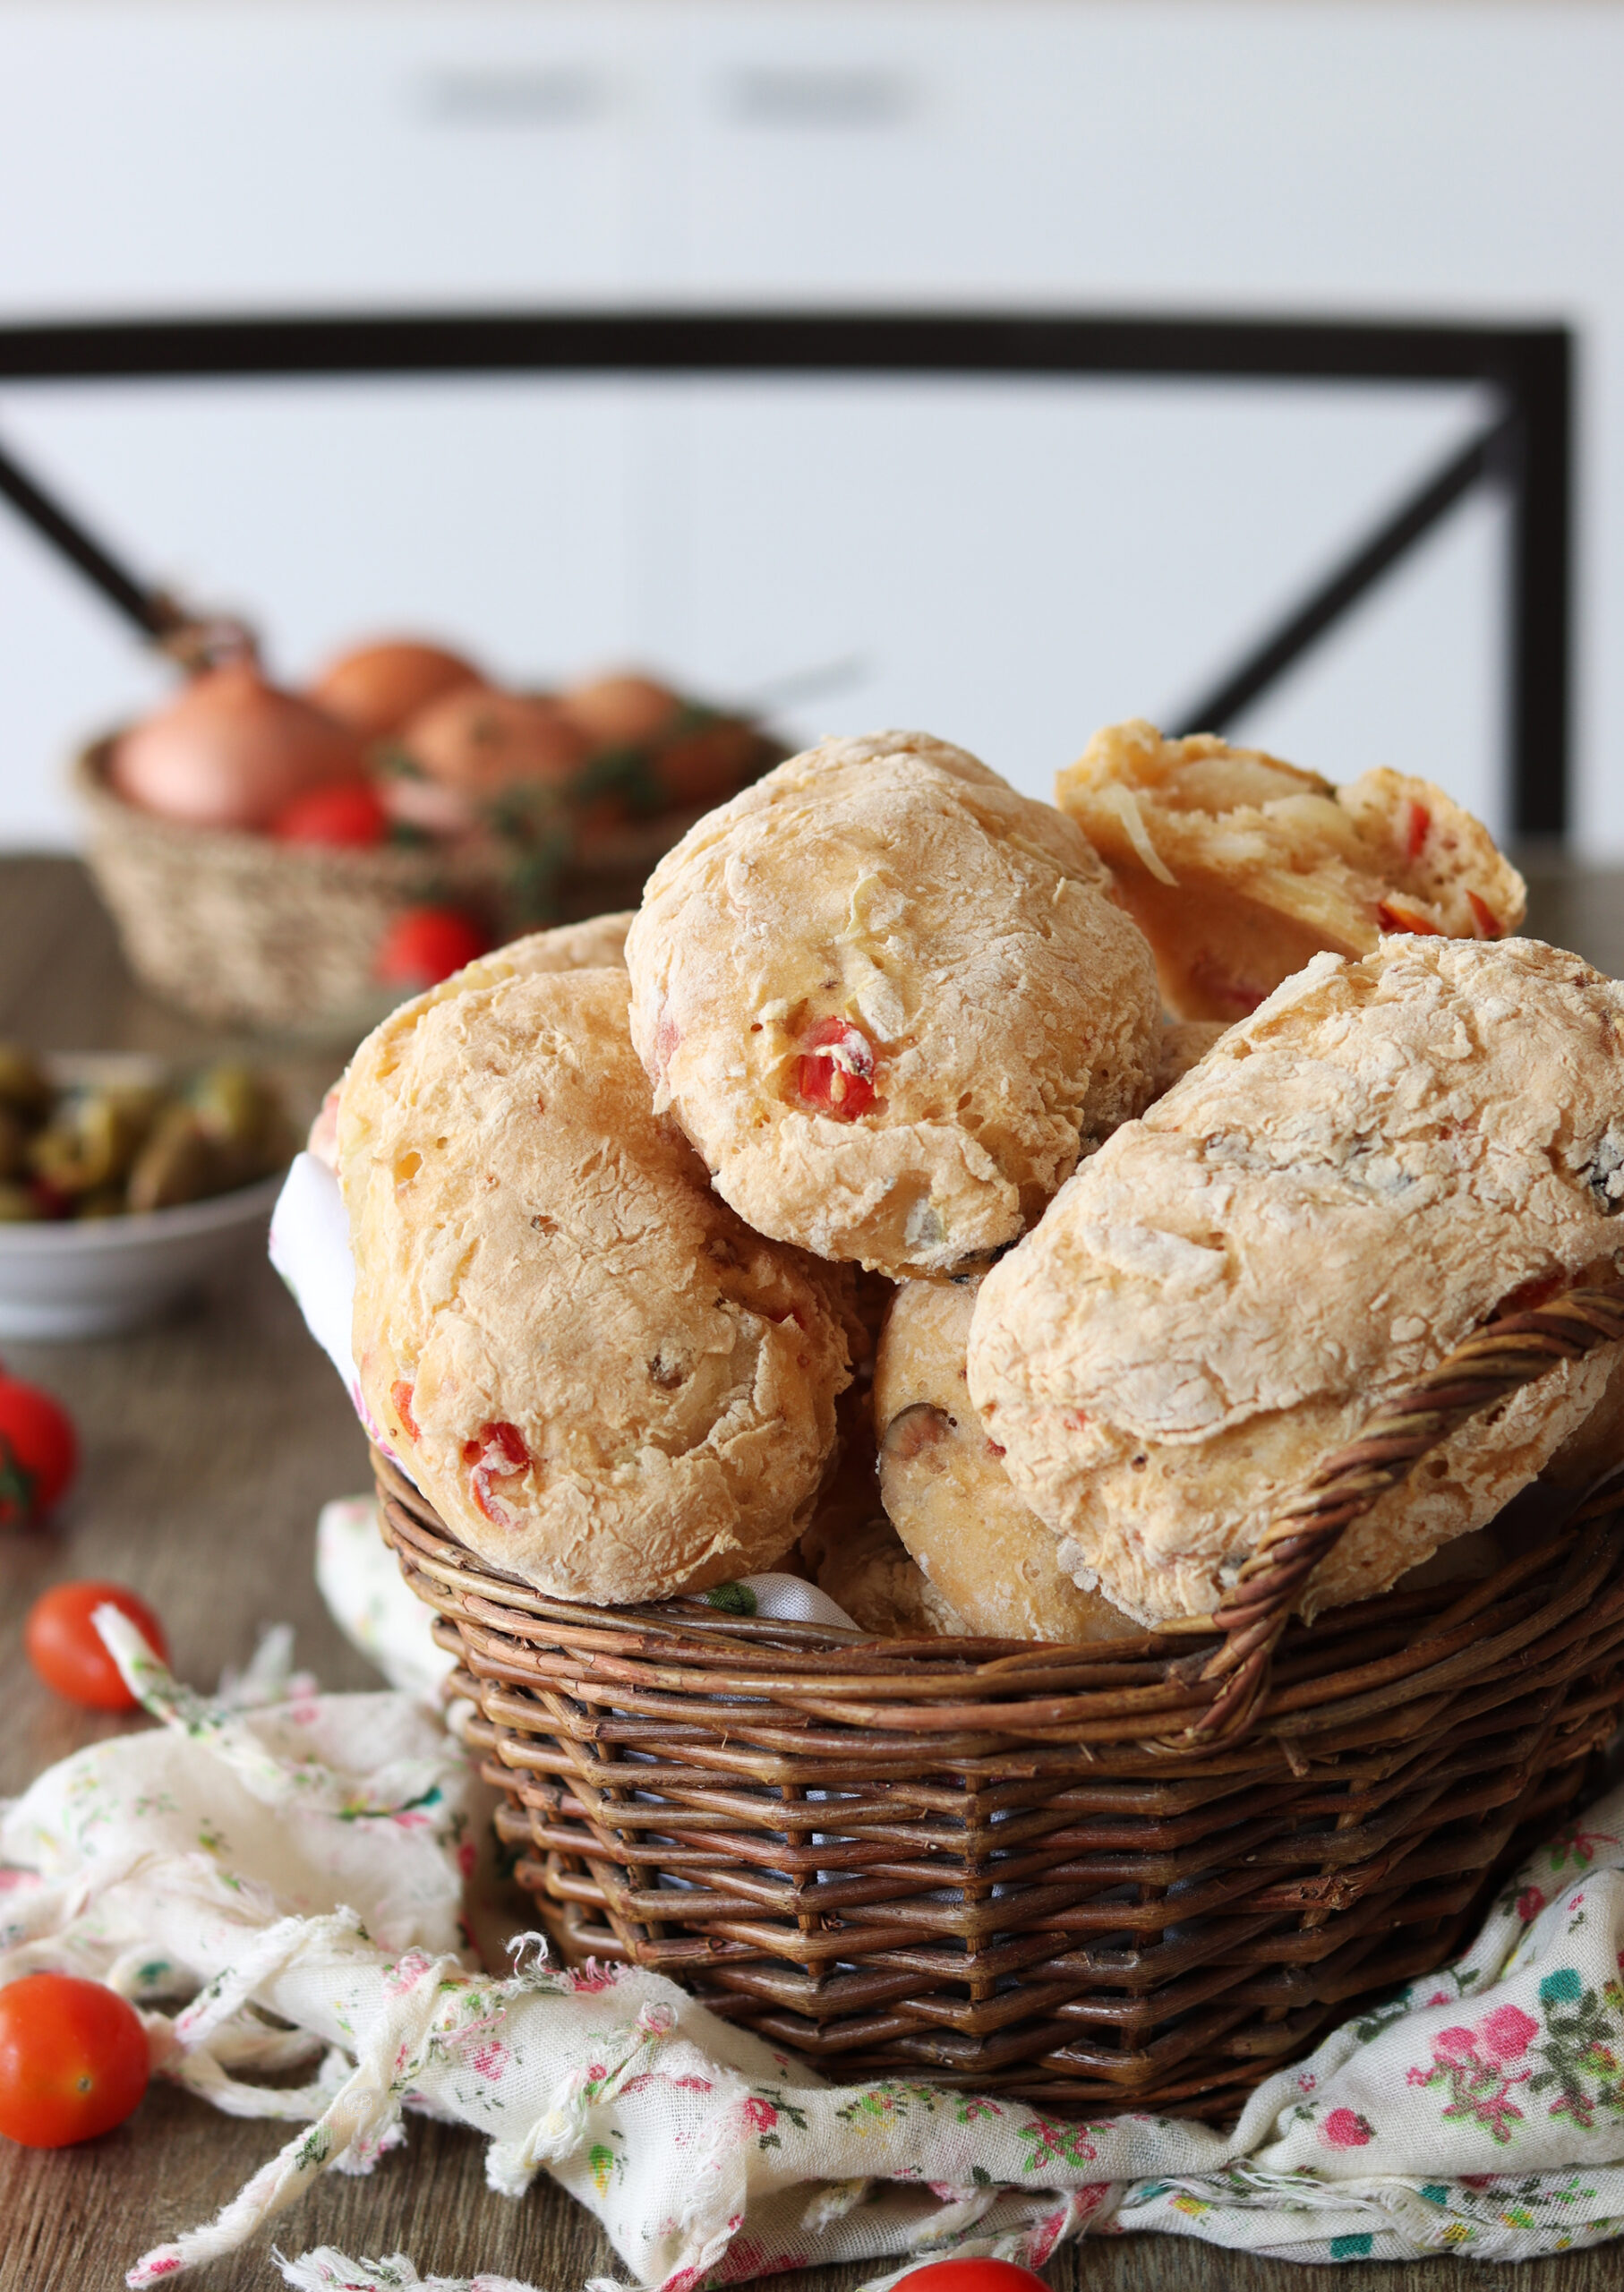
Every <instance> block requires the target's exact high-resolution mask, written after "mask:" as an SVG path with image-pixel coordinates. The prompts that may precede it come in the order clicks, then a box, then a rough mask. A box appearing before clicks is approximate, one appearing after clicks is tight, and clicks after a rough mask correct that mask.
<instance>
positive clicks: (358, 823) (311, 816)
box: [270, 780, 389, 844]
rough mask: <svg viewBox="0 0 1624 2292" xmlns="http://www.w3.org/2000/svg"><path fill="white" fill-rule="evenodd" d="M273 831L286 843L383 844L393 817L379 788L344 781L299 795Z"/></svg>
mask: <svg viewBox="0 0 1624 2292" xmlns="http://www.w3.org/2000/svg"><path fill="white" fill-rule="evenodd" d="M270 832H271V834H272V835H278V836H280V837H281V838H282V841H283V842H285V843H339V844H368V843H381V842H383V839H384V837H385V836H386V835H387V834H389V814H388V813H387V812H386V811H385V810H384V808H383V804H382V800H381V799H380V797H379V794H378V791H377V790H376V789H375V788H371V787H369V786H368V785H367V783H366V782H365V781H364V780H344V781H340V782H339V783H338V786H337V787H334V788H307V789H306V790H305V791H304V793H303V795H302V796H295V798H294V800H293V801H292V802H291V803H290V804H285V805H284V806H283V807H282V809H281V810H280V811H279V812H278V814H277V816H276V817H275V819H274V820H272V822H271V824H270Z"/></svg>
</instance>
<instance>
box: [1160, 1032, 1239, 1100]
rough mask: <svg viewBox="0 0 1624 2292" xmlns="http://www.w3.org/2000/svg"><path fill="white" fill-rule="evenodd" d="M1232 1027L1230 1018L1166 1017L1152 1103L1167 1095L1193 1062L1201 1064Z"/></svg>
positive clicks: (1182, 1078)
mask: <svg viewBox="0 0 1624 2292" xmlns="http://www.w3.org/2000/svg"><path fill="white" fill-rule="evenodd" d="M1228 1031H1229V1022H1228V1020H1227V1019H1164V1020H1163V1021H1162V1031H1161V1039H1160V1040H1159V1042H1158V1045H1157V1048H1156V1073H1155V1076H1154V1079H1153V1082H1152V1086H1151V1088H1152V1104H1154V1102H1155V1100H1156V1099H1165V1098H1166V1097H1167V1093H1168V1091H1169V1090H1171V1089H1172V1088H1173V1085H1174V1084H1175V1082H1183V1080H1184V1076H1185V1075H1186V1074H1187V1073H1189V1072H1190V1069H1191V1068H1192V1066H1199V1065H1200V1064H1201V1060H1202V1059H1203V1058H1205V1057H1206V1056H1207V1053H1208V1052H1209V1050H1210V1049H1211V1048H1212V1046H1213V1044H1214V1043H1215V1042H1217V1040H1218V1038H1219V1036H1220V1035H1226V1034H1227V1033H1228Z"/></svg>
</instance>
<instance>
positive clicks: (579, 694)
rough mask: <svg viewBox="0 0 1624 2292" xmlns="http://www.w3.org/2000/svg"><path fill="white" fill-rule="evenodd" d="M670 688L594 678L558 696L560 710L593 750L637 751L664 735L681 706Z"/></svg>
mask: <svg viewBox="0 0 1624 2292" xmlns="http://www.w3.org/2000/svg"><path fill="white" fill-rule="evenodd" d="M680 705H681V703H680V698H679V697H678V695H677V694H676V693H674V692H673V691H672V690H671V687H670V686H669V685H665V684H656V683H655V681H654V679H653V678H652V677H642V676H635V675H632V674H630V673H629V672H628V673H626V674H622V675H616V676H607V677H594V679H593V680H591V682H590V683H587V684H577V685H572V686H571V687H570V688H569V689H568V692H561V693H560V695H559V706H560V708H562V709H563V711H564V713H565V714H566V715H567V716H568V717H569V718H570V719H571V721H572V722H573V723H576V724H578V725H579V727H580V729H581V731H583V732H584V733H585V736H586V738H587V740H589V741H590V742H591V744H592V746H593V747H594V748H628V747H636V746H637V745H638V744H640V743H641V742H642V741H644V740H654V738H655V737H656V735H657V734H659V733H661V732H663V731H665V730H666V729H667V727H668V726H669V725H670V723H671V718H672V717H673V716H674V715H675V714H676V713H677V710H678V708H679V707H680Z"/></svg>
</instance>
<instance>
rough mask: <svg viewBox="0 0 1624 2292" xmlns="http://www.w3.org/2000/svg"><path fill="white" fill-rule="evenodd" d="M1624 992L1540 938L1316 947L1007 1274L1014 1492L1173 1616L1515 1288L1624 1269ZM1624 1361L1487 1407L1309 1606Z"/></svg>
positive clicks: (1142, 1604) (1002, 1435) (1425, 1529)
mask: <svg viewBox="0 0 1624 2292" xmlns="http://www.w3.org/2000/svg"><path fill="white" fill-rule="evenodd" d="M1621 1207H1624V987H1621V986H1619V985H1617V984H1615V983H1614V982H1613V981H1611V980H1609V979H1603V978H1601V977H1600V976H1599V975H1598V974H1597V973H1596V972H1595V971H1591V970H1590V969H1589V968H1588V967H1587V966H1586V964H1585V963H1583V962H1580V961H1579V959H1578V958H1577V956H1576V955H1568V954H1561V953H1560V951H1558V950H1557V949H1555V948H1551V947H1547V946H1544V945H1541V944H1539V943H1538V942H1536V941H1534V940H1527V939H1512V940H1506V941H1502V942H1500V944H1498V945H1488V944H1486V943H1472V942H1468V941H1464V940H1456V939H1442V938H1414V937H1398V938H1389V939H1384V940H1383V941H1382V943H1381V945H1380V949H1379V951H1378V952H1377V953H1376V954H1373V955H1368V956H1366V957H1364V958H1363V960H1362V961H1360V962H1345V961H1344V960H1343V959H1341V958H1340V957H1338V956H1335V955H1329V954H1323V955H1319V956H1316V957H1315V958H1314V960H1313V962H1311V963H1310V964H1309V966H1308V968H1307V969H1306V970H1305V971H1303V972H1302V973H1301V974H1300V975H1299V976H1298V977H1297V978H1295V979H1290V980H1288V981H1287V982H1286V985H1285V986H1284V987H1282V988H1278V990H1277V992H1276V993H1275V994H1274V995H1273V996H1270V997H1269V1001H1268V1002H1267V1003H1266V1004H1265V1005H1263V1007H1262V1009H1261V1010H1260V1011H1259V1012H1257V1013H1255V1015H1254V1016H1253V1017H1252V1018H1251V1019H1248V1020H1244V1021H1243V1022H1241V1023H1240V1024H1239V1025H1238V1026H1235V1027H1233V1028H1231V1029H1230V1031H1229V1032H1228V1033H1227V1035H1226V1036H1225V1037H1224V1039H1223V1040H1222V1041H1221V1042H1219V1043H1218V1044H1217V1045H1215V1047H1214V1048H1212V1049H1211V1050H1210V1051H1209V1053H1208V1054H1207V1056H1206V1058H1205V1059H1204V1060H1203V1061H1202V1063H1201V1065H1199V1066H1197V1067H1196V1068H1194V1069H1193V1070H1192V1072H1191V1073H1188V1074H1187V1075H1185V1077H1184V1081H1183V1082H1178V1083H1175V1086H1174V1088H1173V1089H1172V1090H1170V1091H1169V1092H1168V1094H1167V1097H1166V1098H1165V1099H1162V1100H1161V1101H1160V1102H1159V1103H1158V1105H1156V1106H1154V1107H1152V1108H1151V1109H1150V1112H1149V1113H1148V1114H1147V1115H1146V1116H1144V1117H1143V1118H1142V1120H1141V1121H1138V1122H1133V1123H1130V1124H1128V1125H1125V1126H1124V1128H1123V1129H1121V1130H1119V1131H1118V1132H1117V1133H1116V1134H1115V1137H1114V1138H1112V1139H1110V1140H1109V1141H1107V1143H1106V1144H1105V1145H1104V1146H1103V1147H1102V1148H1101V1149H1100V1150H1099V1152H1098V1154H1096V1155H1095V1156H1094V1157H1093V1158H1092V1159H1091V1160H1090V1161H1089V1162H1087V1163H1085V1164H1084V1166H1083V1167H1082V1168H1081V1170H1080V1171H1079V1172H1078V1173H1077V1176H1075V1177H1074V1178H1073V1180H1072V1181H1071V1183H1070V1184H1068V1185H1067V1186H1066V1187H1065V1189H1064V1191H1063V1192H1062V1193H1061V1194H1060V1195H1059V1197H1058V1198H1057V1199H1056V1201H1055V1202H1053V1203H1052V1204H1051V1206H1050V1208H1049V1210H1048V1214H1047V1217H1046V1218H1045V1219H1044V1220H1043V1223H1042V1224H1041V1226H1039V1227H1038V1229H1037V1231H1036V1232H1035V1233H1033V1234H1031V1235H1030V1236H1028V1237H1027V1239H1026V1240H1025V1241H1023V1242H1022V1243H1021V1244H1020V1245H1019V1246H1018V1247H1017V1248H1016V1249H1014V1250H1013V1251H1012V1252H1011V1253H1010V1254H1009V1255H1008V1256H1007V1257H1006V1258H1004V1260H1003V1261H1002V1262H1001V1263H1000V1264H998V1265H997V1266H996V1267H995V1268H994V1270H993V1271H992V1272H991V1273H990V1274H988V1276H987V1279H986V1280H985V1282H984V1283H983V1284H982V1287H981V1293H980V1296H979V1299H978V1300H977V1304H976V1312H975V1316H974V1322H973V1326H972V1329H971V1332H970V1362H969V1367H970V1392H971V1394H972V1395H973V1397H974V1398H975V1401H976V1403H977V1405H978V1407H979V1409H980V1411H981V1415H982V1421H983V1423H984V1424H985V1425H986V1428H987V1432H989V1433H990V1434H991V1436H992V1438H993V1439H994V1440H996V1441H999V1442H1001V1443H1002V1444H1003V1446H1004V1448H1005V1450H1007V1452H1008V1453H1007V1456H1006V1458H1005V1463H1006V1467H1007V1470H1008V1472H1009V1475H1010V1477H1011V1479H1012V1480H1013V1482H1014V1484H1015V1486H1016V1487H1017V1488H1018V1489H1019V1491H1020V1492H1021V1494H1022V1495H1023V1496H1024V1497H1025V1498H1026V1500H1027V1501H1028V1502H1029V1503H1030V1505H1032V1507H1033V1508H1034V1509H1036V1510H1037V1511H1038V1512H1039V1513H1040V1514H1041V1515H1042V1517H1043V1518H1044V1519H1045V1520H1047V1522H1048V1524H1049V1527H1051V1528H1052V1529H1053V1530H1054V1531H1055V1532H1056V1535H1058V1536H1059V1538H1060V1540H1061V1541H1060V1561H1061V1565H1062V1566H1063V1567H1064V1569H1066V1571H1067V1572H1068V1573H1069V1574H1072V1575H1073V1576H1079V1575H1081V1576H1087V1575H1088V1574H1090V1573H1093V1572H1097V1573H1098V1577H1099V1579H1100V1581H1101V1583H1102V1584H1103V1585H1105V1586H1107V1587H1108V1589H1109V1590H1110V1592H1111V1594H1112V1595H1113V1597H1115V1598H1116V1599H1118V1600H1120V1601H1121V1603H1122V1604H1123V1605H1124V1607H1127V1608H1130V1609H1131V1610H1132V1611H1133V1612H1134V1613H1135V1614H1137V1615H1140V1616H1142V1617H1145V1618H1146V1619H1155V1618H1158V1617H1167V1616H1171V1615H1177V1614H1188V1613H1203V1612H1208V1611H1209V1610H1210V1609H1211V1608H1212V1607H1213V1606H1214V1605H1215V1604H1217V1602H1218V1598H1219V1595H1220V1594H1221V1592H1222V1591H1223V1590H1224V1588H1225V1587H1226V1586H1227V1585H1228V1584H1229V1583H1231V1582H1232V1581H1233V1580H1234V1577H1235V1570H1236V1569H1237V1568H1238V1566H1239V1565H1240V1563H1241V1561H1243V1560H1244V1557H1245V1556H1246V1554H1247V1552H1248V1551H1249V1550H1250V1549H1251V1545H1252V1539H1253V1537H1254V1536H1255V1535H1256V1534H1257V1531H1258V1529H1259V1528H1260V1527H1261V1525H1262V1524H1263V1523H1264V1522H1265V1521H1267V1520H1268V1519H1269V1517H1270V1515H1271V1513H1272V1511H1273V1510H1274V1509H1276V1508H1278V1506H1279V1505H1280V1504H1282V1503H1283V1502H1284V1501H1285V1500H1286V1498H1287V1497H1289V1496H1291V1495H1293V1494H1295V1492H1296V1491H1297V1490H1298V1489H1299V1488H1300V1487H1301V1486H1302V1484H1303V1482H1304V1480H1305V1479H1306V1478H1307V1476H1308V1475H1309V1474H1310V1473H1311V1471H1312V1469H1313V1467H1315V1466H1316V1465H1317V1464H1318V1463H1319V1462H1320V1461H1321V1459H1322V1458H1324V1457H1326V1456H1327V1455H1328V1454H1329V1453H1330V1452H1331V1451H1333V1450H1337V1449H1338V1448H1340V1447H1342V1446H1343V1445H1344V1444H1345V1443H1346V1442H1347V1441H1350V1440H1352V1439H1353V1438H1354V1437H1355V1434H1356V1433H1358V1432H1360V1430H1361V1429H1362V1427H1363V1425H1364V1424H1366V1423H1367V1422H1368V1421H1369V1419H1370V1418H1371V1416H1372V1415H1373V1414H1374V1413H1375V1412H1376V1410H1377V1409H1378V1408H1379V1407H1380V1406H1381V1404H1382V1403H1383V1402H1385V1401H1387V1400H1389V1398H1392V1397H1393V1396H1395V1395H1396V1394H1397V1392H1398V1391H1399V1390H1401V1389H1402V1388H1403V1387H1404V1386H1406V1385H1407V1384H1409V1383H1410V1382H1411V1381H1413V1380H1414V1379H1415V1378H1416V1377H1418V1376H1420V1375H1422V1374H1423V1373H1424V1372H1426V1371H1427V1370H1429V1369H1431V1368H1432V1366H1433V1365H1434V1364H1436V1363H1437V1362H1438V1361H1439V1360H1440V1358H1441V1357H1442V1356H1443V1355H1444V1354H1446V1353H1447V1352H1448V1351H1449V1349H1450V1348H1451V1347H1453V1346H1455V1345H1457V1343H1458V1342H1459V1341H1460V1340H1461V1339H1462V1338H1465V1337H1466V1336H1467V1335H1468V1334H1469V1333H1470V1332H1471V1331H1472V1330H1474V1329H1475V1328H1478V1327H1480V1326H1481V1325H1482V1324H1483V1322H1485V1321H1489V1320H1490V1319H1492V1317H1493V1316H1494V1314H1495V1312H1496V1310H1497V1308H1500V1307H1501V1306H1502V1305H1503V1304H1505V1301H1506V1300H1507V1299H1508V1298H1509V1297H1513V1296H1515V1297H1516V1298H1517V1302H1518V1303H1519V1304H1526V1303H1528V1302H1530V1301H1533V1300H1537V1299H1538V1298H1539V1297H1540V1296H1548V1295H1550V1294H1551V1292H1552V1291H1554V1290H1555V1289H1557V1288H1560V1287H1564V1286H1567V1285H1568V1283H1570V1282H1571V1281H1574V1280H1577V1279H1583V1278H1589V1279H1596V1278H1606V1279H1611V1272H1612V1270H1613V1269H1614V1267H1615V1266H1619V1265H1621V1264H1624V1226H1620V1224H1618V1223H1616V1222H1615V1219H1617V1215H1618V1212H1619V1210H1620V1208H1621ZM1618 1351H1619V1348H1618V1347H1601V1348H1599V1350H1598V1351H1597V1352H1595V1353H1594V1354H1592V1355H1591V1356H1590V1357H1589V1358H1588V1360H1586V1361H1584V1362H1581V1363H1564V1364H1562V1365H1561V1366H1560V1367H1559V1368H1557V1369H1555V1370H1553V1371H1551V1373H1549V1374H1548V1375H1547V1376H1545V1377H1543V1378H1542V1379H1541V1380H1540V1381H1538V1382H1537V1383H1536V1384H1534V1385H1532V1386H1528V1387H1526V1388H1525V1389H1524V1390H1522V1391H1520V1392H1519V1393H1517V1395H1516V1396H1515V1397H1514V1398H1511V1399H1510V1400H1509V1401H1508V1402H1506V1403H1505V1404H1504V1405H1503V1406H1502V1407H1499V1408H1496V1409H1494V1410H1492V1411H1491V1412H1490V1413H1489V1414H1488V1415H1484V1416H1480V1417H1477V1418H1474V1419H1471V1420H1469V1421H1468V1422H1467V1423H1466V1425H1464V1426H1463V1427H1462V1428H1461V1430H1460V1431H1459V1432H1457V1433H1456V1435H1455V1436H1454V1438H1453V1439H1452V1440H1451V1441H1449V1442H1448V1443H1447V1445H1446V1446H1444V1447H1443V1448H1442V1449H1440V1450H1438V1451H1436V1452H1435V1453H1434V1454H1433V1455H1432V1457H1431V1458H1428V1459H1427V1460H1426V1461H1425V1462H1424V1463H1423V1464H1422V1465H1421V1466H1420V1467H1419V1468H1418V1469H1417V1471H1416V1472H1415V1474H1414V1475H1412V1476H1411V1478H1410V1479H1409V1481H1408V1482H1407V1483H1406V1484H1403V1485H1402V1486H1400V1487H1398V1488H1396V1489H1394V1490H1392V1491H1390V1492H1389V1493H1388V1495H1386V1496H1385V1497H1383V1498H1382V1499H1381V1501H1380V1502H1379V1503H1378V1504H1377V1505H1376V1506H1375V1508H1374V1509H1372V1511H1371V1512H1370V1513H1368V1514H1367V1515H1366V1516H1365V1518H1363V1520H1361V1521H1358V1522H1357V1523H1355V1526H1354V1527H1351V1528H1350V1529H1349V1530H1348V1532H1347V1533H1346V1535H1344V1537H1343V1538H1342V1541H1341V1542H1340V1544H1338V1546H1337V1547H1336V1550H1335V1551H1334V1552H1333V1553H1332V1554H1331V1555H1330V1557H1329V1561H1327V1562H1325V1563H1324V1564H1323V1565H1322V1566H1321V1570H1320V1571H1319V1574H1318V1576H1317V1577H1316V1578H1315V1579H1314V1581H1313V1584H1312V1589H1311V1591H1310V1594H1309V1595H1308V1597H1307V1598H1306V1599H1305V1601H1304V1603H1303V1607H1304V1612H1312V1610H1313V1609H1318V1608H1323V1607H1329V1606H1331V1605H1334V1604H1336V1603H1337V1602H1338V1601H1342V1600H1349V1599H1355V1598H1363V1597H1364V1596H1366V1595H1369V1594H1372V1593H1374V1592H1378V1591H1380V1590H1383V1589H1384V1588H1385V1587H1386V1586H1388V1585H1389V1584H1391V1583H1392V1582H1393V1581H1394V1579H1395V1578H1397V1577H1398V1576H1400V1575H1401V1574H1403V1572H1404V1571H1405V1570H1406V1569H1407V1568H1409V1567H1411V1566H1413V1565H1414V1564H1415V1563H1416V1562H1418V1561H1422V1560H1424V1559H1425V1558H1426V1557H1427V1555H1428V1554H1429V1553H1430V1552H1432V1551H1433V1550H1435V1549H1436V1547H1437V1546H1438V1545H1439V1544H1442V1543H1444V1542H1446V1541H1448V1540H1449V1539H1450V1538H1452V1537H1455V1536H1459V1535H1466V1534H1467V1533H1468V1532H1469V1531H1471V1530H1473V1529H1475V1528H1478V1527H1482V1526H1483V1524H1484V1523H1485V1522H1486V1521H1487V1520H1488V1519H1489V1518H1491V1517H1492V1515H1493V1514H1494V1513H1495V1512H1496V1511H1498V1510H1499V1509H1500V1506H1501V1505H1502V1504H1503V1503H1505V1502H1506V1501H1508V1500H1509V1498H1510V1497H1511V1496H1512V1495H1513V1494H1514V1493H1515V1492H1516V1491H1517V1489H1519V1488H1521V1487H1522V1486H1523V1485H1524V1484H1525V1483H1526V1482H1527V1481H1528V1480H1530V1479H1531V1478H1532V1477H1533V1476H1534V1474H1535V1473H1537V1472H1538V1471H1539V1470H1540V1468H1541V1467H1542V1466H1543V1463H1544V1461H1545V1459H1546V1458H1547V1457H1548V1456H1549V1455H1550V1454H1551V1451H1552V1450H1554V1449H1555V1448H1556V1447H1557V1445H1558V1443H1559V1442H1560V1441H1563V1440H1565V1439H1566V1437H1567V1436H1568V1433H1569V1432H1572V1431H1573V1430H1574V1428H1575V1427H1576V1425H1577V1424H1578V1423H1579V1422H1580V1421H1581V1419H1582V1418H1584V1417H1585V1416H1586V1415H1588V1413H1589V1412H1590V1410H1591V1409H1592V1407H1594V1404H1595V1402H1596V1400H1597V1398H1599V1396H1600V1395H1601V1393H1602V1391H1603V1388H1604V1387H1605V1385H1606V1383H1607V1381H1608V1377H1609V1375H1610V1373H1611V1370H1612V1367H1613V1362H1614V1357H1615V1356H1616V1354H1617V1353H1618Z"/></svg>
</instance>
